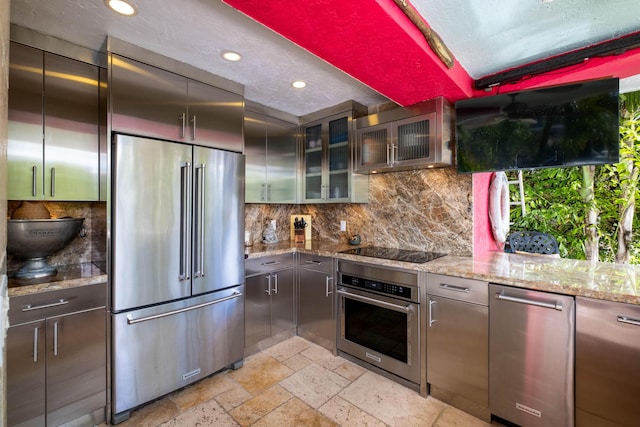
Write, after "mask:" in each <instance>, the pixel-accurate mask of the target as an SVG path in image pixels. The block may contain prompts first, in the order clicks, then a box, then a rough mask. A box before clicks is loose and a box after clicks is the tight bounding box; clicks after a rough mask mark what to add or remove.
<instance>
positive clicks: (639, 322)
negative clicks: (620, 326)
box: [618, 316, 640, 326]
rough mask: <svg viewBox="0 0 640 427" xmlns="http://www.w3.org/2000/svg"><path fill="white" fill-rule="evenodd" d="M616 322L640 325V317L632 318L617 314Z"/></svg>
mask: <svg viewBox="0 0 640 427" xmlns="http://www.w3.org/2000/svg"><path fill="white" fill-rule="evenodd" d="M618 322H620V323H626V324H628V325H634V326H640V319H634V318H633V317H627V316H618Z"/></svg>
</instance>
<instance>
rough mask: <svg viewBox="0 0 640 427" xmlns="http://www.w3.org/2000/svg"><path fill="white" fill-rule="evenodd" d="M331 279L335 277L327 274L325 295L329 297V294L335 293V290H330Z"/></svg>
mask: <svg viewBox="0 0 640 427" xmlns="http://www.w3.org/2000/svg"><path fill="white" fill-rule="evenodd" d="M318 264H320V263H318ZM330 280H333V277H331V276H327V280H326V282H325V296H327V297H328V296H329V295H331V294H333V291H330V290H329V281H330Z"/></svg>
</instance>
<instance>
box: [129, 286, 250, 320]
mask: <svg viewBox="0 0 640 427" xmlns="http://www.w3.org/2000/svg"><path fill="white" fill-rule="evenodd" d="M241 296H242V292H238V291H235V292H234V293H233V294H232V295H229V296H228V297H224V298H220V299H217V300H215V301H209V302H204V303H202V304H197V305H194V306H191V307H185V308H180V309H178V310H173V311H167V312H166V313H160V314H154V315H153V316H147V317H141V318H139V319H134V318H133V317H132V316H131V315H130V314H127V323H128V324H129V325H133V324H135V323H140V322H146V321H147V320H155V319H161V318H163V317H168V316H173V315H174V314H179V313H184V312H187V311H191V310H197V309H199V308H203V307H208V306H210V305H213V304H218V303H220V302H225V301H229V300H232V299H234V298H238V297H241Z"/></svg>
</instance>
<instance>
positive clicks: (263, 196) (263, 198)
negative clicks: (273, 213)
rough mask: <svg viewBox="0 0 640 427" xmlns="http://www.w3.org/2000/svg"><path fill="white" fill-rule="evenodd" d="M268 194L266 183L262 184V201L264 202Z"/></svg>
mask: <svg viewBox="0 0 640 427" xmlns="http://www.w3.org/2000/svg"><path fill="white" fill-rule="evenodd" d="M266 194H267V191H266V189H265V185H264V184H262V185H261V186H260V201H261V202H264V200H265V197H266Z"/></svg>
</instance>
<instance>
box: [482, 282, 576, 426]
mask: <svg viewBox="0 0 640 427" xmlns="http://www.w3.org/2000/svg"><path fill="white" fill-rule="evenodd" d="M489 313H490V315H489V316H490V317H489V407H490V408H491V413H492V414H494V415H496V416H498V417H500V418H503V419H505V420H507V421H510V422H512V423H515V424H518V425H520V426H523V427H532V426H533V427H543V426H544V427H548V426H563V427H572V426H573V425H574V347H575V345H574V344H575V337H574V332H575V303H574V300H573V297H571V296H566V295H557V294H552V293H546V292H539V291H531V290H526V289H520V288H513V287H509V286H501V285H495V284H491V285H489Z"/></svg>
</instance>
